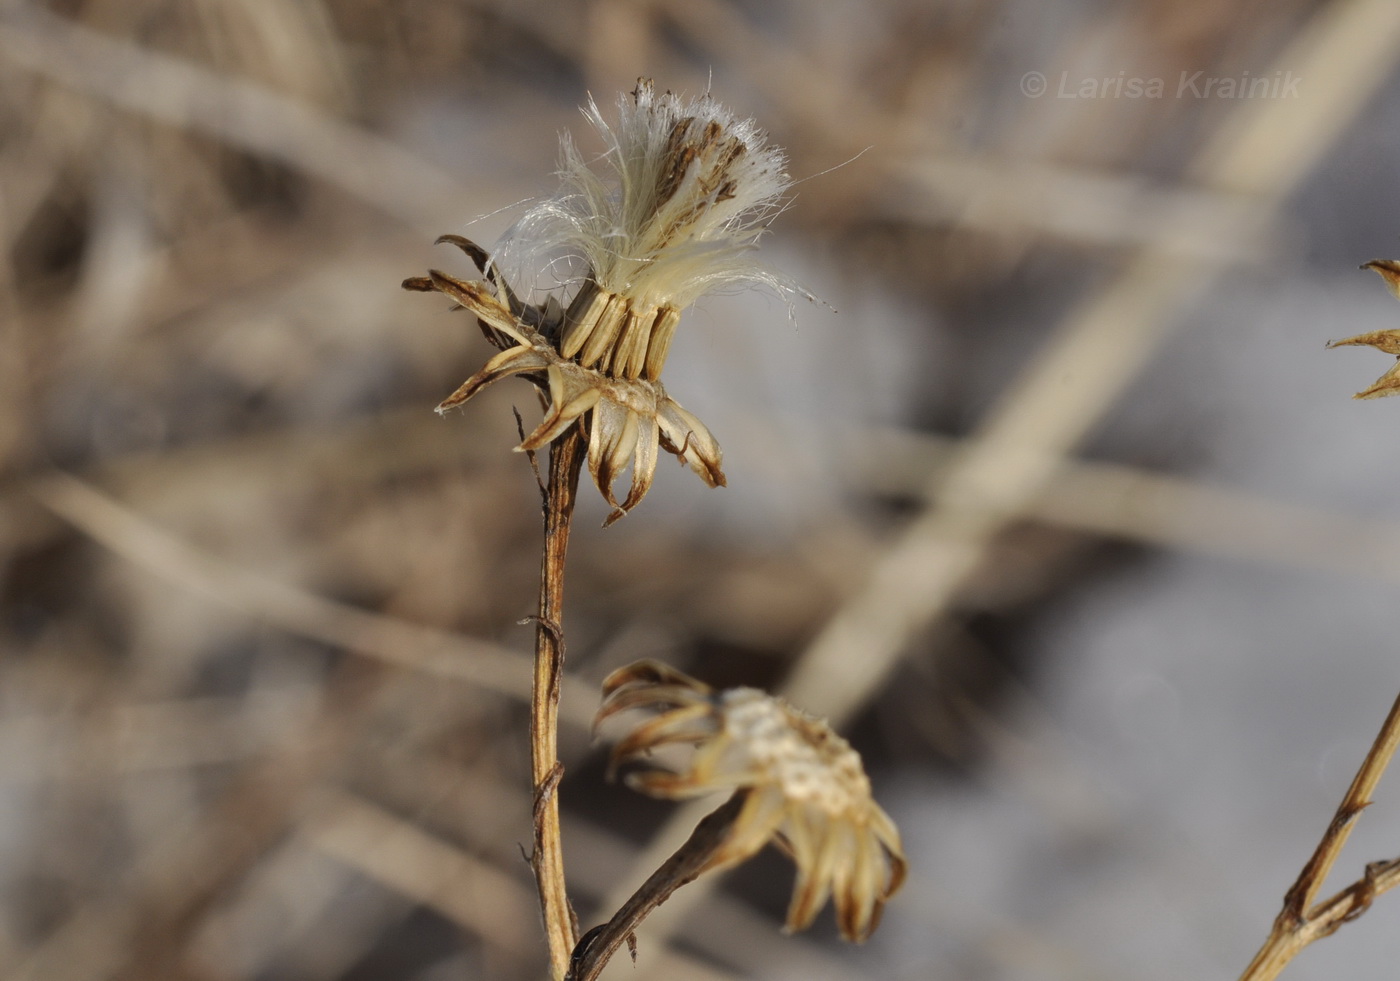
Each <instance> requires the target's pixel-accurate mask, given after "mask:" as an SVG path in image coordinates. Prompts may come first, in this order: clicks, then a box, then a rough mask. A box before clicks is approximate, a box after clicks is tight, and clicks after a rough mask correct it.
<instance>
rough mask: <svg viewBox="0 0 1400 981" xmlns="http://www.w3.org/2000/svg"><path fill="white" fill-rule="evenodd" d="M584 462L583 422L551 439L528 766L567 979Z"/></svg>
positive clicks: (547, 914) (538, 869)
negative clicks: (569, 629) (577, 547)
mask: <svg viewBox="0 0 1400 981" xmlns="http://www.w3.org/2000/svg"><path fill="white" fill-rule="evenodd" d="M582 464H583V435H582V433H581V432H580V430H579V427H578V426H577V425H575V426H572V427H570V428H569V430H568V432H566V433H565V434H564V435H562V436H560V437H559V438H558V439H556V440H555V441H554V442H553V443H552V444H550V449H549V478H548V482H547V483H546V485H545V501H544V558H543V562H542V564H541V568H540V606H539V616H538V618H537V620H536V623H535V680H534V689H533V696H532V698H531V708H530V768H531V775H532V778H533V781H534V789H535V808H534V818H535V847H534V852H533V854H532V855H531V859H530V864H531V866H532V867H533V869H534V871H535V884H536V886H537V888H538V889H539V894H540V909H541V911H542V912H543V914H544V927H545V934H546V936H547V938H548V940H549V962H550V968H551V976H552V977H553V978H554V979H555V981H561V979H562V978H563V977H564V975H565V974H566V973H567V972H568V969H569V955H570V953H571V952H572V951H573V949H574V945H575V944H576V943H577V942H578V925H577V922H576V920H575V918H574V912H573V908H572V907H571V906H570V905H569V896H568V892H567V891H566V889H565V886H564V853H563V844H562V842H561V840H560V835H559V796H558V793H557V792H556V791H557V788H558V786H559V780H560V778H561V777H562V776H563V774H564V768H563V766H562V765H561V764H560V763H559V754H558V742H559V740H558V736H559V683H560V679H561V678H562V676H563V672H564V635H563V629H562V626H561V625H562V623H563V616H564V559H565V556H566V554H567V552H568V548H569V528H570V526H571V525H572V522H573V515H574V503H575V501H576V500H577V495H578V478H579V469H580V467H581V466H582Z"/></svg>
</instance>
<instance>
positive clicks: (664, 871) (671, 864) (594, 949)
mask: <svg viewBox="0 0 1400 981" xmlns="http://www.w3.org/2000/svg"><path fill="white" fill-rule="evenodd" d="M748 795H749V791H748V790H738V791H735V793H734V796H732V797H730V798H729V800H728V801H726V802H725V803H724V805H723V806H721V807H720V808H719V809H717V810H715V811H712V812H711V813H710V814H709V816H708V817H706V818H704V819H703V820H702V821H701V822H700V823H699V824H697V825H696V826H695V830H694V831H693V832H691V835H690V837H689V838H688V839H686V842H685V844H683V845H681V847H680V848H678V849H676V851H675V853H674V854H673V855H672V856H671V857H670V858H668V859H667V860H666V861H665V862H663V863H661V867H660V868H658V869H657V870H656V871H655V872H653V873H652V874H651V875H650V876H649V877H648V878H647V881H646V882H644V883H642V886H641V888H640V889H638V890H637V891H636V892H635V893H633V894H632V898H631V899H629V900H627V902H625V903H623V904H622V908H621V909H619V910H618V911H617V912H616V913H615V914H613V918H612V919H611V920H609V921H608V922H607V923H605V924H603V925H602V926H599V927H594V928H593V929H592V930H590V931H589V932H588V933H587V934H585V935H584V938H583V939H582V940H581V941H579V944H578V948H577V949H576V950H575V951H574V953H573V958H572V961H573V966H572V967H571V968H570V970H569V973H568V974H567V975H566V978H565V981H594V979H595V978H597V977H598V975H599V974H601V973H602V971H603V968H604V967H606V966H607V963H608V961H609V960H611V959H612V956H613V954H615V953H617V950H618V948H619V947H621V946H622V945H623V943H628V944H635V943H636V940H635V938H634V937H633V931H634V930H636V929H637V927H638V926H639V925H641V922H642V921H643V920H645V919H646V918H647V915H648V914H650V913H651V911H652V910H654V909H656V907H658V906H660V905H661V904H662V903H664V902H665V901H666V900H667V899H668V898H670V896H671V894H672V893H673V892H675V891H676V890H677V889H679V888H680V887H681V886H683V885H685V884H686V883H688V882H694V881H695V879H696V878H697V877H698V876H699V875H700V874H701V873H702V872H704V871H705V870H706V869H707V868H709V866H710V862H711V861H712V859H713V858H714V856H715V853H716V852H717V851H718V850H719V849H720V848H721V847H722V846H723V845H724V844H725V842H726V841H728V840H729V829H730V828H731V827H733V825H734V822H735V820H736V819H737V818H738V817H739V812H740V811H742V810H743V808H744V802H745V801H746V800H747V799H748Z"/></svg>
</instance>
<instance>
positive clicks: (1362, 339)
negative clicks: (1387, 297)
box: [1327, 259, 1400, 399]
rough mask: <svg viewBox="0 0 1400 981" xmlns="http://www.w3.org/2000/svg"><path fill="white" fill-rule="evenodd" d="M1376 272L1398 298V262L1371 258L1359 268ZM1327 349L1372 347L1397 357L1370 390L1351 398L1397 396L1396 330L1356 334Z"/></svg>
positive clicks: (1399, 344)
mask: <svg viewBox="0 0 1400 981" xmlns="http://www.w3.org/2000/svg"><path fill="white" fill-rule="evenodd" d="M1361 268H1362V269H1374V270H1375V271H1376V272H1378V273H1379V274H1380V276H1381V278H1382V279H1383V280H1385V285H1386V287H1387V288H1388V289H1389V290H1390V292H1391V293H1392V294H1393V295H1394V296H1395V298H1396V299H1400V262H1397V261H1395V260H1394V259H1372V260H1371V261H1370V262H1368V263H1366V264H1365V265H1364V266H1362V267H1361ZM1327 346H1328V347H1349V346H1355V347H1373V348H1375V349H1376V350H1378V351H1384V352H1385V353H1386V354H1394V355H1396V356H1397V360H1396V362H1395V364H1393V365H1392V366H1391V367H1390V370H1389V371H1387V372H1386V373H1385V374H1383V375H1381V376H1380V378H1377V379H1376V381H1375V383H1374V384H1373V385H1371V387H1370V388H1367V389H1364V390H1362V391H1360V392H1357V393H1356V395H1355V396H1354V398H1358V399H1378V398H1384V397H1385V396H1387V395H1400V330H1373V331H1371V332H1370V333H1368V334H1357V335H1356V336H1355V337H1348V338H1346V339H1345V340H1340V341H1333V342H1332V343H1330V344H1328V345H1327Z"/></svg>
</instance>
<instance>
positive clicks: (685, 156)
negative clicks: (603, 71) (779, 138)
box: [501, 79, 801, 310]
mask: <svg viewBox="0 0 1400 981" xmlns="http://www.w3.org/2000/svg"><path fill="white" fill-rule="evenodd" d="M584 116H585V118H587V119H588V121H589V122H590V123H591V124H592V125H593V127H594V129H596V130H597V132H598V134H599V135H600V136H601V137H602V139H603V143H604V147H605V149H604V152H603V154H602V156H601V157H600V158H598V159H597V160H596V161H592V162H590V161H589V160H587V159H585V157H584V155H583V153H582V152H581V151H580V150H579V148H578V146H577V145H576V144H575V143H574V142H573V140H572V138H570V137H569V136H568V135H565V136H564V137H563V138H562V145H561V150H560V156H561V161H560V178H561V181H562V187H561V189H560V191H559V193H558V194H556V195H554V196H553V197H551V198H548V199H547V200H545V201H542V202H540V203H539V204H537V205H535V206H534V207H533V208H531V209H530V210H529V211H528V212H527V213H526V214H525V215H523V216H522V217H521V218H520V220H519V221H518V222H517V223H516V224H515V226H514V228H512V229H511V231H509V232H508V233H507V234H506V237H505V240H504V241H503V243H502V256H501V258H502V261H503V262H504V263H506V266H507V268H514V267H515V266H516V264H517V263H519V262H521V261H522V260H530V259H532V258H534V257H536V256H538V255H540V254H541V253H548V254H552V255H556V256H569V257H573V258H577V259H579V260H581V261H582V263H583V264H584V266H585V267H586V269H587V271H588V273H587V275H588V276H589V278H591V279H592V280H593V281H594V282H596V283H597V285H598V286H599V287H601V288H602V289H603V290H604V291H606V292H608V293H614V294H619V295H621V296H624V297H626V298H627V299H628V300H629V301H630V302H631V303H632V304H633V305H634V306H636V307H637V308H639V309H644V310H655V309H660V308H666V307H674V308H676V309H677V310H683V309H685V308H686V307H687V306H689V305H690V304H691V303H693V302H694V301H695V300H696V299H697V298H699V297H700V296H702V295H703V294H705V293H709V292H712V291H714V290H719V289H725V288H727V287H732V286H751V285H764V286H769V287H772V288H773V289H775V290H777V291H779V292H780V293H787V292H801V290H799V289H798V288H797V287H796V286H795V285H793V284H792V283H791V282H790V281H789V280H787V279H786V278H785V277H783V276H780V275H778V274H777V273H774V272H772V271H770V270H766V269H763V268H762V267H759V266H757V265H756V264H755V263H754V261H753V257H752V256H751V255H750V253H751V252H752V251H753V249H754V247H755V246H756V245H757V243H758V239H759V237H760V236H761V235H762V233H763V231H764V230H765V229H766V228H767V224H768V221H769V220H770V219H771V218H772V217H773V215H774V213H775V212H776V211H777V210H778V208H779V207H780V202H781V198H782V195H783V193H784V192H785V191H786V190H787V189H788V187H790V186H791V183H792V181H791V179H790V178H789V177H788V175H787V173H786V170H785V168H786V165H787V161H786V158H785V157H784V155H783V152H782V150H780V149H779V148H778V147H775V146H772V145H770V144H769V143H768V141H767V137H766V136H765V135H764V133H763V132H762V131H761V130H759V128H758V126H757V125H756V124H755V123H754V121H753V120H751V119H738V118H736V117H735V116H734V115H733V114H732V113H730V112H729V110H727V109H725V108H724V107H723V106H721V105H720V104H719V103H718V102H716V101H715V100H714V99H712V98H711V97H710V96H709V95H703V96H700V97H699V98H694V99H682V98H680V97H679V96H676V95H673V94H672V93H670V92H663V93H658V92H657V91H656V89H655V88H654V86H653V85H652V83H651V81H650V80H646V79H642V80H639V81H638V82H637V87H636V88H635V89H634V90H633V91H632V92H631V93H630V94H627V95H623V96H622V97H621V98H620V99H619V100H618V120H617V123H616V125H611V124H609V123H608V121H607V120H606V119H605V118H604V115H603V112H602V110H600V109H599V108H598V105H597V103H595V102H594V101H592V100H591V99H590V100H589V103H588V105H587V106H586V107H585V109H584Z"/></svg>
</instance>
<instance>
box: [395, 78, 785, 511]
mask: <svg viewBox="0 0 1400 981" xmlns="http://www.w3.org/2000/svg"><path fill="white" fill-rule="evenodd" d="M584 114H585V116H586V117H587V118H588V119H589V121H590V122H591V123H592V124H593V125H594V127H595V128H596V129H597V130H598V132H599V134H600V135H601V136H602V137H603V140H604V142H605V144H606V147H607V149H606V151H605V152H604V154H603V155H602V157H601V158H600V163H599V164H598V165H596V166H595V165H592V164H590V163H589V162H588V161H586V160H585V159H584V157H583V155H582V154H581V153H580V152H579V150H578V148H577V147H576V146H575V145H574V143H573V141H572V140H571V139H570V138H569V137H568V136H567V135H566V136H565V137H564V138H563V144H562V164H561V170H560V176H561V179H562V188H561V190H560V191H559V193H558V194H556V195H554V196H553V197H550V198H548V199H546V200H544V201H542V202H540V203H538V204H536V205H535V206H534V207H532V208H531V209H530V210H529V211H527V212H526V213H525V214H524V215H523V216H522V217H521V218H520V220H519V221H518V222H516V224H515V225H514V226H513V227H512V228H511V230H510V231H508V232H507V233H506V235H505V237H504V239H503V240H502V243H501V247H500V250H499V251H500V256H499V258H500V259H501V262H500V263H499V264H493V263H492V262H491V261H490V259H489V258H488V257H487V255H486V253H485V252H484V251H483V250H482V249H480V248H479V247H478V246H476V245H474V244H472V243H470V242H468V241H467V240H465V239H462V238H460V237H457V236H444V239H440V240H439V241H442V240H447V241H450V242H453V243H454V244H457V245H458V246H460V247H461V248H463V249H464V250H465V251H467V253H468V254H469V255H471V256H472V258H473V259H474V260H475V261H476V262H477V265H478V266H479V268H480V269H481V271H482V273H483V275H484V276H485V277H486V279H487V282H486V283H464V282H462V281H460V280H455V279H453V278H452V277H449V276H446V275H444V274H442V273H439V272H436V271H433V272H431V273H430V275H429V276H428V277H424V278H415V279H410V280H407V281H405V283H404V286H405V288H408V289H415V290H423V291H430V290H431V291H438V292H442V293H446V294H447V295H449V296H451V297H452V298H453V299H454V300H456V301H457V302H458V303H459V304H461V305H462V306H463V307H466V308H467V309H468V310H470V311H471V312H472V313H474V314H476V316H477V318H478V320H479V321H480V323H481V325H482V328H483V330H485V331H486V333H487V337H488V338H489V339H491V340H492V341H493V342H494V343H496V344H497V346H499V347H502V348H503V349H504V350H503V353H502V354H500V355H498V356H497V357H495V358H493V359H492V360H491V362H490V363H489V364H487V366H486V367H485V368H484V369H483V370H482V371H480V372H478V373H477V374H476V375H474V376H472V378H470V379H468V380H467V382H466V383H465V384H464V385H462V387H461V388H459V389H458V390H457V391H456V392H455V393H453V395H451V396H450V397H449V398H448V399H447V400H446V401H444V402H443V403H442V404H441V405H440V406H439V407H438V409H439V411H444V410H446V409H449V408H452V407H454V406H457V405H460V404H462V403H463V402H465V401H466V400H467V399H469V398H471V396H472V395H474V394H475V393H476V392H478V391H480V390H481V389H482V388H483V387H485V386H486V385H488V384H490V383H491V382H493V381H495V380H496V379H498V378H503V377H505V376H506V375H511V374H531V375H532V377H535V378H537V379H538V383H539V384H540V385H541V386H542V387H543V388H544V389H545V390H546V391H547V392H548V396H549V402H550V406H549V411H548V414H547V416H546V418H545V420H544V422H543V423H542V424H541V425H540V427H539V428H538V429H536V430H535V431H534V432H533V433H531V434H530V436H529V437H527V438H526V439H525V441H524V442H523V443H521V445H520V447H519V448H520V449H522V450H530V449H535V448H537V447H539V446H543V445H544V444H546V443H548V442H549V441H550V440H552V439H554V438H555V437H556V436H558V435H560V434H561V433H563V432H564V431H565V430H566V429H567V428H568V426H569V425H570V424H571V423H572V422H574V420H576V419H580V418H582V419H583V421H584V424H585V425H586V426H587V429H588V460H589V469H590V472H591V473H592V475H593V479H594V483H595V484H597V486H598V489H599V491H601V492H602V494H603V496H604V498H606V499H607V501H608V503H609V504H611V505H612V506H613V507H614V509H615V510H614V512H613V514H612V515H611V516H610V518H609V522H611V521H612V520H615V519H616V518H617V517H620V516H621V515H622V514H625V513H626V512H627V511H628V510H630V509H631V508H632V507H633V506H635V505H636V504H637V502H638V501H640V500H641V499H642V497H643V496H644V495H645V494H646V492H647V490H648V489H649V488H650V486H651V482H652V478H653V474H654V473H655V469H656V457H657V454H656V451H657V447H658V445H659V446H660V447H661V448H664V449H666V450H667V451H668V452H670V453H673V454H675V455H676V456H677V457H679V458H680V459H681V460H682V462H684V463H686V464H688V465H689V466H690V467H691V468H692V469H693V470H695V472H696V473H697V474H699V476H700V478H701V479H702V480H704V481H705V482H706V483H707V484H709V485H710V486H711V487H715V486H720V485H723V484H724V483H725V478H724V472H723V470H722V469H721V458H722V454H721V451H720V447H719V444H718V443H717V442H716V441H715V439H714V437H713V436H712V435H711V434H710V432H709V430H708V429H707V428H706V427H705V426H704V424H703V423H701V422H700V420H698V419H696V418H695V417H694V416H693V415H691V414H690V413H689V412H686V411H685V409H683V408H681V406H680V405H679V404H678V403H676V402H675V401H674V400H673V399H671V398H670V397H669V396H668V395H667V394H666V391H665V389H664V388H663V387H662V385H661V380H660V379H661V369H662V366H663V365H664V364H665V362H666V356H667V354H668V353H669V351H670V347H671V341H672V338H673V337H674V336H675V331H676V327H677V325H678V324H679V323H680V317H681V311H682V310H683V309H684V308H685V307H687V306H689V305H690V304H691V303H693V302H694V301H695V300H696V299H697V298H699V297H700V296H702V295H703V294H705V293H709V292H712V291H714V290H718V289H723V288H726V287H733V286H741V285H766V286H769V287H772V288H774V289H775V290H778V291H779V292H782V293H801V292H802V291H801V290H800V289H798V288H797V287H796V286H795V285H793V284H792V283H790V282H789V281H788V280H787V279H785V278H784V277H782V276H780V275H778V274H777V273H774V272H772V271H769V270H765V269H763V268H761V267H759V266H757V265H755V264H754V262H753V261H752V257H751V255H750V253H751V252H752V251H753V249H754V248H755V247H756V246H757V243H758V239H759V237H760V236H761V235H762V233H763V231H764V230H765V229H766V227H767V222H768V221H769V219H770V218H771V217H772V215H773V214H774V212H775V211H776V210H777V209H778V207H779V203H780V199H781V196H782V194H783V192H784V191H785V190H786V189H787V188H788V187H789V185H790V183H791V182H790V180H789V179H788V177H787V174H786V173H785V172H784V166H785V163H786V161H785V159H784V157H783V154H782V151H781V150H779V149H778V148H776V147H772V146H769V145H768V144H767V142H766V139H765V137H764V136H763V134H762V133H761V132H760V131H759V130H758V128H757V127H756V126H755V125H754V123H753V121H752V120H739V119H736V118H735V117H734V116H732V115H731V114H730V113H729V112H728V111H727V110H725V109H724V108H723V107H722V106H720V105H719V104H718V103H717V102H715V101H714V100H713V99H711V98H710V97H709V96H708V95H707V96H703V97H701V98H698V99H692V100H682V99H680V98H678V97H677V96H675V95H672V94H671V93H669V92H668V93H664V94H658V93H657V92H656V91H655V89H654V88H653V86H652V84H651V82H649V81H645V80H642V81H639V82H638V83H637V87H636V89H635V90H634V91H633V92H632V93H631V94H630V96H624V97H623V98H622V99H621V100H620V118H619V121H618V124H617V126H616V128H614V127H611V126H609V125H608V123H607V122H606V121H605V120H604V119H603V115H602V113H601V112H600V111H599V109H598V107H597V105H596V104H594V103H593V102H592V101H591V100H590V102H589V105H588V107H587V108H586V109H585V110H584ZM546 259H548V260H550V261H553V262H558V261H559V260H570V261H575V262H577V263H578V264H579V265H580V266H581V268H582V276H581V278H580V280H579V282H578V285H577V288H576V289H575V291H574V292H573V295H572V297H571V299H570V300H569V302H568V304H567V307H565V306H564V305H563V304H561V303H559V301H558V300H556V299H555V298H554V297H552V296H551V297H550V298H549V299H548V300H546V302H545V303H544V304H542V305H528V304H524V303H521V302H520V300H519V299H518V298H517V297H516V296H515V294H514V292H513V291H512V290H511V289H510V287H509V286H508V285H507V284H506V282H505V279H504V277H503V276H502V275H501V274H500V271H499V268H500V267H505V268H514V269H525V268H529V267H530V266H537V265H539V264H541V263H542V262H544V261H545V260H546ZM629 463H630V464H631V465H632V486H631V488H630V490H629V491H628V494H627V496H626V498H625V499H624V500H623V501H622V502H621V503H619V502H618V501H617V500H616V498H615V497H614V495H613V491H612V484H613V482H614V480H615V479H616V478H617V476H618V474H619V473H620V472H621V471H622V470H624V469H625V468H626V467H627V465H628V464H629Z"/></svg>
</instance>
